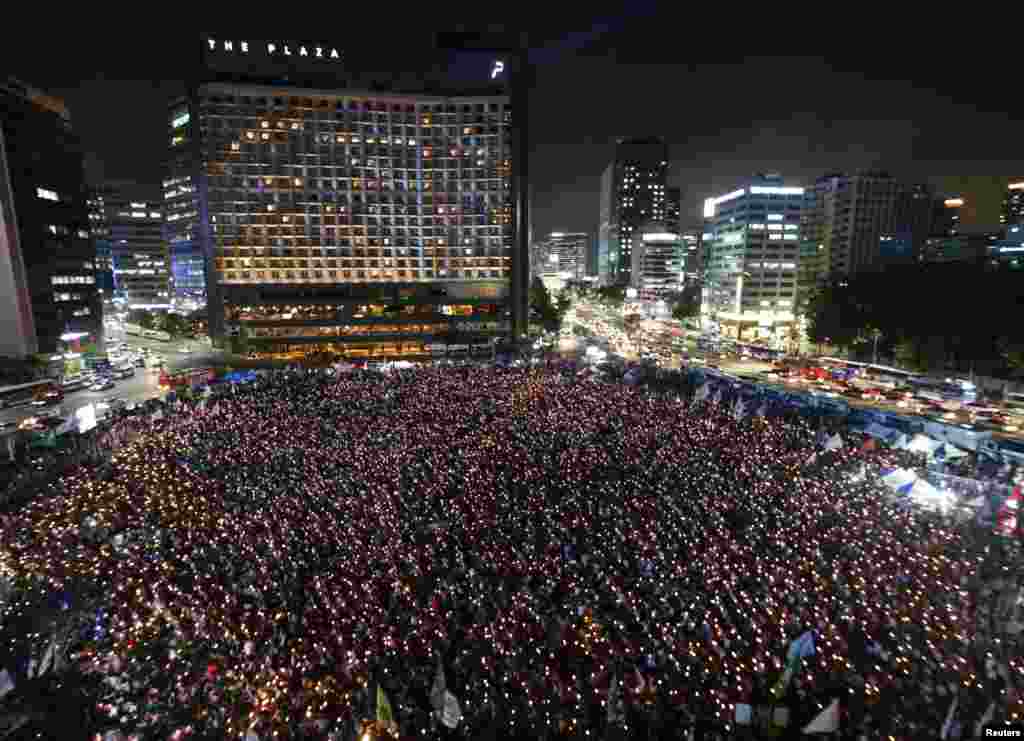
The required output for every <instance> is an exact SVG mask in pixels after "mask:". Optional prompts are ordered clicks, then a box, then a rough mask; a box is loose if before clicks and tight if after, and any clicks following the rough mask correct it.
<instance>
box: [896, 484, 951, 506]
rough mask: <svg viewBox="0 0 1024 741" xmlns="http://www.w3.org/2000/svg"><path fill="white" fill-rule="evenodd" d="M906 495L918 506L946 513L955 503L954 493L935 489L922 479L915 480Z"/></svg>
mask: <svg viewBox="0 0 1024 741" xmlns="http://www.w3.org/2000/svg"><path fill="white" fill-rule="evenodd" d="M907 496H908V497H910V500H911V501H912V502H914V503H915V504H917V505H918V506H920V507H924V508H925V509H929V510H932V511H933V512H943V513H948V512H949V511H950V510H951V509H952V507H953V505H954V504H955V503H956V494H954V493H953V492H951V491H944V490H939V489H936V488H935V487H934V486H932V485H931V484H929V483H928V482H927V481H925V480H924V479H918V480H917V481H915V482H914V485H913V487H911V489H910V492H909V493H908V494H907Z"/></svg>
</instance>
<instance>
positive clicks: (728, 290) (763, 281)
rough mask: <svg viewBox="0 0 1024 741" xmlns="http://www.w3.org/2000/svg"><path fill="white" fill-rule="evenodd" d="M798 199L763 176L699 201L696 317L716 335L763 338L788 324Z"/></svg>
mask: <svg viewBox="0 0 1024 741" xmlns="http://www.w3.org/2000/svg"><path fill="white" fill-rule="evenodd" d="M803 199H804V189H803V188H801V187H795V186H787V185H786V184H785V183H784V181H783V179H782V176H780V175H777V174H769V175H759V176H756V177H754V178H752V179H751V180H750V181H749V182H747V183H745V184H743V186H742V187H740V188H737V189H736V190H734V191H731V192H729V193H726V194H724V195H721V196H718V197H716V198H708V199H707V200H706V201H705V202H704V218H705V222H706V223H705V233H704V235H703V242H704V245H703V246H704V254H705V256H706V261H705V265H704V285H703V290H702V297H701V314H702V315H703V316H705V317H707V318H709V319H711V320H712V321H714V322H717V323H718V324H719V325H720V326H721V328H722V331H723V333H725V334H727V335H730V336H734V337H739V338H741V339H754V338H763V339H770V338H772V337H778V336H779V333H780V332H781V331H782V330H783V328H784V327H785V326H787V325H790V324H792V322H793V321H794V306H795V302H796V298H797V286H796V283H797V262H798V256H799V252H800V247H799V243H800V228H801V221H800V218H801V212H802V208H803Z"/></svg>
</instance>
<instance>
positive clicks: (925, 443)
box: [907, 434, 942, 456]
mask: <svg viewBox="0 0 1024 741" xmlns="http://www.w3.org/2000/svg"><path fill="white" fill-rule="evenodd" d="M941 447H942V443H941V442H939V441H938V440H933V439H932V438H930V437H928V436H927V435H920V434H918V435H914V438H913V439H912V440H911V441H910V442H909V443H908V444H907V450H909V451H911V452H913V453H924V454H925V455H928V456H930V455H932V454H934V453H935V451H936V450H938V449H939V448H941Z"/></svg>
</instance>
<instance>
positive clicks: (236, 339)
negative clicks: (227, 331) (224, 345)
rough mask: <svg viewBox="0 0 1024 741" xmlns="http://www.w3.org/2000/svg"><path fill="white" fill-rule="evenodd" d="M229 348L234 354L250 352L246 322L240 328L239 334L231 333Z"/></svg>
mask: <svg viewBox="0 0 1024 741" xmlns="http://www.w3.org/2000/svg"><path fill="white" fill-rule="evenodd" d="M228 349H229V350H230V351H231V353H232V354H233V355H247V354H248V353H249V330H248V328H246V326H245V325H244V324H243V325H242V326H240V327H239V328H238V334H236V335H231V337H230V339H229V340H228Z"/></svg>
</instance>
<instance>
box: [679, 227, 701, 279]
mask: <svg viewBox="0 0 1024 741" xmlns="http://www.w3.org/2000/svg"><path fill="white" fill-rule="evenodd" d="M680 237H681V239H682V242H683V282H684V283H686V284H692V283H697V282H699V281H700V280H701V279H702V274H703V272H704V239H703V237H704V229H703V227H700V226H698V227H691V228H689V229H683V230H682V232H681V233H680Z"/></svg>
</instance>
